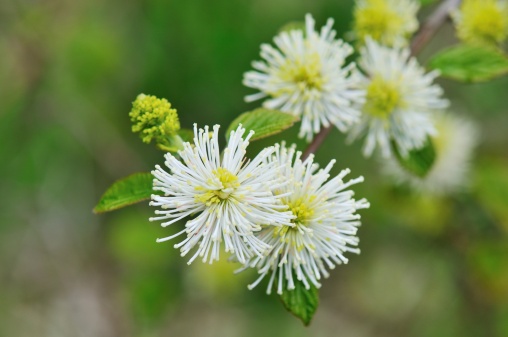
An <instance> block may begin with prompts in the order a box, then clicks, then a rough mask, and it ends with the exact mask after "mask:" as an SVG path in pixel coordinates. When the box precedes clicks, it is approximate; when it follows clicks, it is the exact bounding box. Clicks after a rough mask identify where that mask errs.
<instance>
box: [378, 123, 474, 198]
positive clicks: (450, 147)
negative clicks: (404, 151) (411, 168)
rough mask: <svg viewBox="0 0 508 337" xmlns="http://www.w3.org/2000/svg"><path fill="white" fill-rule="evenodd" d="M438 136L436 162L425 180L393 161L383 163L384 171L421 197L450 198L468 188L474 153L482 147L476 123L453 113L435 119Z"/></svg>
mask: <svg viewBox="0 0 508 337" xmlns="http://www.w3.org/2000/svg"><path fill="white" fill-rule="evenodd" d="M434 118H435V124H436V127H437V131H438V133H437V135H435V136H432V137H431V140H432V142H433V144H434V147H435V152H436V159H435V161H434V164H433V165H432V168H431V169H430V171H429V172H428V173H427V175H426V176H424V177H418V176H416V175H413V174H411V173H410V172H408V171H406V170H405V169H404V168H402V167H401V166H400V164H399V163H398V162H397V161H396V160H395V159H393V158H390V159H388V160H386V159H385V160H383V161H382V164H383V166H384V168H383V171H384V172H385V173H386V174H387V175H389V176H390V177H392V178H393V179H394V180H395V181H396V182H397V183H399V184H404V183H407V184H409V185H410V186H411V187H412V188H414V189H415V190H417V191H419V192H420V193H427V194H432V195H447V194H452V193H455V192H459V191H461V190H463V189H464V188H465V187H466V186H467V179H466V178H467V174H468V172H469V168H470V162H471V158H472V156H473V150H474V148H475V146H476V145H477V143H478V127H477V126H476V124H474V123H473V122H472V121H469V120H467V119H465V118H463V117H458V116H455V115H452V114H449V113H446V114H440V115H437V116H435V117H434Z"/></svg>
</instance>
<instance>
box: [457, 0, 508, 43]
mask: <svg viewBox="0 0 508 337" xmlns="http://www.w3.org/2000/svg"><path fill="white" fill-rule="evenodd" d="M507 8H508V7H505V8H502V7H501V5H500V4H499V3H498V1H495V0H469V1H468V0H465V1H464V2H463V5H462V7H461V9H460V10H461V15H462V21H461V22H460V23H459V24H458V26H457V30H458V35H459V37H460V38H461V39H463V40H465V41H467V42H482V43H487V44H499V43H501V42H502V41H503V40H504V39H506V37H507V36H508V9H507Z"/></svg>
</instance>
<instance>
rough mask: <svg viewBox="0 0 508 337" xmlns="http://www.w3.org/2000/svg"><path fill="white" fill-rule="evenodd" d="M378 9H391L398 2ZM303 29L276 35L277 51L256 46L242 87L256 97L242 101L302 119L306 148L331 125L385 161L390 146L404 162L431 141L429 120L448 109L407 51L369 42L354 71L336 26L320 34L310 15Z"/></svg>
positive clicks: (328, 26)
mask: <svg viewBox="0 0 508 337" xmlns="http://www.w3.org/2000/svg"><path fill="white" fill-rule="evenodd" d="M383 6H392V7H393V6H395V2H390V3H385V4H384V5H383ZM414 7H415V10H414V11H413V12H414V13H413V14H412V15H413V16H414V15H415V14H416V9H417V6H414ZM394 11H396V9H395V8H394ZM372 15H375V12H373V13H372ZM379 15H381V14H379ZM371 19H372V20H374V19H375V18H371ZM415 20H416V19H415ZM305 23H306V26H305V27H306V28H305V32H303V31H301V30H292V31H290V32H282V33H280V34H279V35H277V36H276V37H275V38H274V42H275V45H276V48H274V47H272V46H269V45H262V46H261V57H262V58H263V59H264V61H262V62H254V63H253V67H254V69H255V71H249V72H247V73H246V74H245V77H244V84H245V85H246V86H248V87H251V88H255V89H258V90H260V92H259V93H257V94H253V95H250V96H247V97H246V100H247V101H252V100H255V99H261V98H267V99H266V100H265V101H264V103H263V105H264V106H265V107H266V108H273V109H280V110H282V111H285V112H288V113H292V114H294V115H296V116H299V117H301V119H302V124H301V129H300V137H304V136H305V137H306V138H307V140H308V141H310V140H311V139H312V138H313V135H314V134H315V133H318V132H319V131H320V129H321V126H324V127H328V126H329V125H330V124H333V125H335V126H336V127H337V128H338V129H339V130H340V131H342V132H347V133H349V139H351V140H353V139H356V138H358V137H361V136H364V135H366V142H365V147H364V154H365V155H366V156H370V155H371V154H372V153H373V151H374V149H375V148H376V147H377V146H378V147H379V148H380V149H381V153H382V154H383V156H384V157H389V156H390V155H391V152H392V151H391V141H393V142H394V143H395V145H396V146H397V147H398V150H399V152H400V153H401V154H402V155H403V156H406V155H407V154H408V152H409V151H410V150H412V149H418V148H420V147H422V146H423V145H424V143H425V141H426V139H427V137H428V136H432V135H434V134H435V132H436V130H435V127H434V125H433V123H432V121H431V119H430V115H431V114H432V113H434V112H436V111H440V110H442V109H444V108H446V107H447V105H448V101H447V100H446V99H443V98H442V97H441V96H442V93H443V91H442V89H441V88H440V87H439V86H438V85H436V84H434V83H433V81H434V79H435V78H436V77H437V76H438V75H439V74H438V73H437V72H435V71H434V72H430V73H425V70H424V69H423V68H422V67H421V66H420V65H419V64H418V62H417V61H416V59H415V58H414V57H411V56H410V54H411V53H410V50H409V49H408V48H406V47H387V46H383V45H381V44H380V43H379V42H377V41H375V40H374V39H373V38H371V37H370V36H366V37H365V40H364V41H363V42H364V46H363V47H362V48H361V49H360V57H359V61H358V64H359V65H360V70H358V69H357V67H356V64H355V63H353V62H352V63H349V64H346V60H345V59H346V57H348V56H349V55H350V54H351V53H352V50H353V49H352V47H351V46H350V45H348V44H347V43H345V42H343V41H342V40H337V39H335V31H333V30H332V28H331V26H332V24H333V20H331V19H329V20H328V22H327V24H326V26H324V27H323V28H322V29H321V32H320V33H318V32H316V31H315V29H314V20H313V18H312V17H311V16H310V15H309V14H307V16H306V17H305ZM385 35H386V34H385ZM397 38H398V39H400V38H401V37H400V36H398V37H397ZM399 45H401V43H399Z"/></svg>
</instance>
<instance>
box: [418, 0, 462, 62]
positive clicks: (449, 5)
mask: <svg viewBox="0 0 508 337" xmlns="http://www.w3.org/2000/svg"><path fill="white" fill-rule="evenodd" d="M460 2H461V0H445V1H443V2H442V3H441V4H440V5H439V7H437V8H436V10H435V11H434V12H433V13H432V14H431V15H430V16H429V17H428V18H427V20H426V21H425V23H424V24H423V25H422V27H421V28H420V30H419V31H418V33H417V34H416V35H415V37H414V38H413V42H412V43H411V54H413V55H417V54H418V53H420V51H421V50H422V48H423V47H424V46H425V45H426V44H427V43H428V42H429V40H430V39H431V38H432V37H433V36H434V35H435V34H436V32H437V31H438V30H439V28H441V26H442V25H443V24H444V23H445V21H446V19H447V18H448V16H449V15H450V12H451V11H452V10H454V9H455V8H457V7H458V6H459V5H460Z"/></svg>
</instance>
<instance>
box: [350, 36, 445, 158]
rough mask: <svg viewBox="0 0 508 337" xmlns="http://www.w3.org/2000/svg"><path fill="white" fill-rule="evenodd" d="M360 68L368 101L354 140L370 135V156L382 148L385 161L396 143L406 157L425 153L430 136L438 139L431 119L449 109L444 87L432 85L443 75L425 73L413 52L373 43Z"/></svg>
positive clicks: (363, 52) (366, 151)
mask: <svg viewBox="0 0 508 337" xmlns="http://www.w3.org/2000/svg"><path fill="white" fill-rule="evenodd" d="M359 64H360V67H361V69H362V70H363V71H364V73H365V76H364V77H363V81H362V86H363V87H364V88H365V89H366V90H367V97H366V102H365V104H364V105H363V108H362V113H363V114H362V119H361V121H360V123H358V124H356V125H355V126H354V127H353V128H352V129H351V132H350V134H349V140H353V139H356V138H358V137H361V136H363V135H364V134H366V141H365V146H364V149H363V153H364V155H365V156H370V155H371V154H372V152H373V151H374V149H375V147H376V145H377V146H379V147H380V149H381V153H382V155H383V157H389V156H390V155H391V145H390V142H391V141H394V142H395V145H396V146H397V148H398V150H399V152H400V153H401V155H403V156H406V155H407V154H408V152H409V151H410V150H412V149H417V148H420V147H422V146H423V145H424V144H425V141H426V140H427V136H429V135H435V134H436V130H435V127H434V124H433V122H432V119H431V115H432V113H433V112H435V111H439V110H441V109H444V108H446V107H447V106H448V100H446V99H443V98H442V97H441V96H442V94H443V90H442V89H441V87H439V86H438V85H436V84H433V81H434V79H435V78H436V77H437V76H438V75H439V73H438V72H437V71H431V72H429V73H425V69H424V68H423V67H421V66H420V65H419V64H418V62H417V61H416V59H415V58H414V57H411V56H410V51H409V49H406V48H403V49H399V48H388V47H384V46H381V45H379V44H378V43H376V42H374V41H373V40H372V39H370V38H367V40H366V45H365V47H363V48H362V49H361V55H360V61H359Z"/></svg>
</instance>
